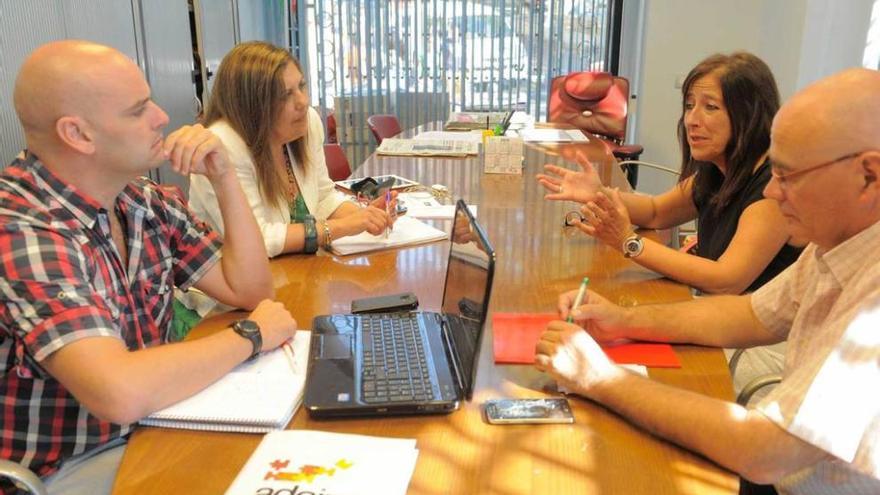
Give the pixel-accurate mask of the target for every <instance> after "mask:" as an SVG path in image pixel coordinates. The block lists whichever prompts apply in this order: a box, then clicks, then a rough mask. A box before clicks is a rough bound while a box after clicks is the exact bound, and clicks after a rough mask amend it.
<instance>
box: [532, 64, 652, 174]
mask: <svg viewBox="0 0 880 495" xmlns="http://www.w3.org/2000/svg"><path fill="white" fill-rule="evenodd" d="M628 100H629V81H628V80H627V79H626V78H623V77H616V76H613V75H611V74H609V73H607V72H573V73H571V74H568V75H567V76H559V77H555V78H553V80H552V81H551V83H550V92H549V94H548V97H547V121H548V122H558V123H565V124H571V125H573V126H575V127H577V128H579V129H581V130H583V131H585V132H586V133H589V134H593V135H594V136H596V137H598V138H599V139H600V140H601V141H602V143H603V144H604V145H605V147H606V148H607V149H608V151H610V152H611V153H613V154H614V156H615V157H617V159H618V160H624V161H632V160H638V158H639V155H641V154H642V151H644V148H643V147H642V146H641V145H638V144H629V145H627V144H623V142H624V139H626V124H627V117H628ZM638 174H639V169H638V164H637V163H631V164H628V165H627V168H626V176H627V180H628V181H629V183H630V185H631V186H632V187H633V189H635V188H636V184H637V183H638Z"/></svg>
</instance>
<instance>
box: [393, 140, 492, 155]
mask: <svg viewBox="0 0 880 495" xmlns="http://www.w3.org/2000/svg"><path fill="white" fill-rule="evenodd" d="M479 152H480V147H479V143H477V142H471V141H449V140H440V139H398V138H385V139H383V140H382V144H380V145H379V148H377V149H376V153H377V154H379V155H397V156H467V155H476V154H478V153H479Z"/></svg>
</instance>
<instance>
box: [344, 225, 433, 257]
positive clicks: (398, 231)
mask: <svg viewBox="0 0 880 495" xmlns="http://www.w3.org/2000/svg"><path fill="white" fill-rule="evenodd" d="M447 238H448V236H447V235H446V232H443V231H442V230H439V229H435V228H434V227H431V226H430V225H428V224H426V223H424V222H420V221H419V220H416V219H415V218H411V217H410V216H409V215H404V216H402V217H399V218H398V219H397V221H396V222H394V229H393V230H391V231H390V232H389V233H388V237H385V235H384V234H381V235H372V234H370V233H369V232H361V233H360V234H358V235H353V236H349V237H343V238H340V239H335V240H334V241H333V244H332V248H333V252H334V253H336V254H339V255H347V254H357V253H367V252H370V251H378V250H380V249H389V248H394V247H400V246H410V245H413V244H423V243H426V242H432V241H437V240H440V239H447Z"/></svg>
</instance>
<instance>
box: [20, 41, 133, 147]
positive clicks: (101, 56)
mask: <svg viewBox="0 0 880 495" xmlns="http://www.w3.org/2000/svg"><path fill="white" fill-rule="evenodd" d="M132 67H134V68H135V69H137V66H136V65H134V63H133V62H132V61H131V60H130V59H128V57H126V56H125V55H124V54H123V53H121V52H119V51H117V50H116V49H114V48H111V47H108V46H104V45H99V44H97V43H92V42H88V41H80V40H64V41H56V42H52V43H47V44H45V45H42V46H40V47H39V48H37V49H36V50H34V51H33V52H32V53H31V54H30V56H28V58H27V59H26V60H25V62H24V64H22V66H21V69H20V70H19V73H18V77H17V78H16V80H15V90H14V93H13V102H14V104H15V111H16V113H17V114H18V118H19V120H20V121H21V124H22V126H23V127H24V130H25V134H26V135H27V136H28V141H29V145H30V141H31V139H32V138H38V137H46V136H51V135H52V130H53V128H54V125H55V122H56V121H57V120H58V119H59V118H60V117H62V116H66V115H78V116H83V117H86V118H88V116H89V115H90V112H92V111H94V109H95V108H96V107H97V103H98V102H99V100H100V99H101V96H102V93H103V92H104V88H105V83H106V82H107V81H108V80H110V79H112V78H113V77H114V72H115V73H116V74H118V73H119V72H117V71H120V70H121V69H123V68H124V69H128V70H131V68H132Z"/></svg>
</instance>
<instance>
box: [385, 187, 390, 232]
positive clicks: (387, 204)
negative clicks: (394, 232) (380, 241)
mask: <svg viewBox="0 0 880 495" xmlns="http://www.w3.org/2000/svg"><path fill="white" fill-rule="evenodd" d="M385 213H387V214H388V219H389V220H391V188H388V189H386V190H385ZM390 230H391V224H390V223H389V224H388V225H387V226H386V227H385V238H386V239H388V232H389V231H390Z"/></svg>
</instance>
